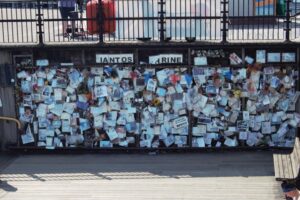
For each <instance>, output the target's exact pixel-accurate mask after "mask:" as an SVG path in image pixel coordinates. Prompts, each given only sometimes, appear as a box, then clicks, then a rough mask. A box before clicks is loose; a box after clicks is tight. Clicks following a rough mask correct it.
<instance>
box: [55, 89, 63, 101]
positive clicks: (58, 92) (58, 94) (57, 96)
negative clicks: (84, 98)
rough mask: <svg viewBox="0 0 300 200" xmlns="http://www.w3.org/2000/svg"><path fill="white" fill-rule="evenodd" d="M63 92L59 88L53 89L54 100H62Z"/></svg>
mask: <svg viewBox="0 0 300 200" xmlns="http://www.w3.org/2000/svg"><path fill="white" fill-rule="evenodd" d="M62 98H63V94H62V89H61V88H55V89H54V100H55V101H62Z"/></svg>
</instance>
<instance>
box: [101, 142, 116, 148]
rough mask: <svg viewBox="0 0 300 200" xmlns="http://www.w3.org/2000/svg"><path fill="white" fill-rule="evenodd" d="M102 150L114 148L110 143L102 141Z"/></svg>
mask: <svg viewBox="0 0 300 200" xmlns="http://www.w3.org/2000/svg"><path fill="white" fill-rule="evenodd" d="M99 146H100V148H112V147H113V144H112V143H111V142H110V141H106V140H102V141H100V145H99Z"/></svg>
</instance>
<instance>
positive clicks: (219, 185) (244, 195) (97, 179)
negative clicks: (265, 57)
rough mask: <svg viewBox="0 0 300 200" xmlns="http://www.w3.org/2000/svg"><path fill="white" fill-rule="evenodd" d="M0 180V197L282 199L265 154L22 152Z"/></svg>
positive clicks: (8, 199) (15, 199)
mask: <svg viewBox="0 0 300 200" xmlns="http://www.w3.org/2000/svg"><path fill="white" fill-rule="evenodd" d="M0 178H1V179H2V180H3V181H6V182H5V184H4V185H2V186H1V187H2V192H0V199H1V200H2V199H3V200H41V199H42V200H48V199H49V200H60V199H62V200H68V199H72V200H74V199H75V200H77V199H80V200H82V199H85V200H94V199H97V200H98V199H101V200H102V199H110V200H111V199H130V200H135V199H136V200H141V199H149V200H150V199H157V200H161V199H205V200H206V199H207V200H210V199H211V200H218V199H220V200H221V199H222V200H232V199H239V200H243V199H244V200H258V199H259V200H279V199H283V196H282V194H281V191H280V186H279V183H278V182H276V181H275V179H274V171H273V159H272V153H271V152H257V153H255V152H225V153H203V154H165V155H162V154H161V155H156V156H150V155H145V154H143V155H137V154H131V155H128V154H126V155H125V154H124V155H123V154H122V155H119V154H118V155H116V154H106V155H104V154H93V155H91V154H88V155H25V156H20V157H18V158H17V159H15V160H14V162H13V163H12V164H10V165H9V166H8V167H7V168H6V169H4V170H3V171H2V173H1V175H0ZM1 187H0V188H1ZM0 190H1V189H0ZM6 190H7V191H6Z"/></svg>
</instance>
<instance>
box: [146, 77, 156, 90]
mask: <svg viewBox="0 0 300 200" xmlns="http://www.w3.org/2000/svg"><path fill="white" fill-rule="evenodd" d="M156 86H157V82H156V80H154V79H149V80H148V82H147V87H146V89H147V90H148V91H150V92H155V90H156Z"/></svg>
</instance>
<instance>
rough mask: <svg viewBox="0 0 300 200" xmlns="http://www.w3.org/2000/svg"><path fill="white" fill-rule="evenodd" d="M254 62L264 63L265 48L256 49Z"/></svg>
mask: <svg viewBox="0 0 300 200" xmlns="http://www.w3.org/2000/svg"><path fill="white" fill-rule="evenodd" d="M256 62H258V63H266V50H256Z"/></svg>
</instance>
